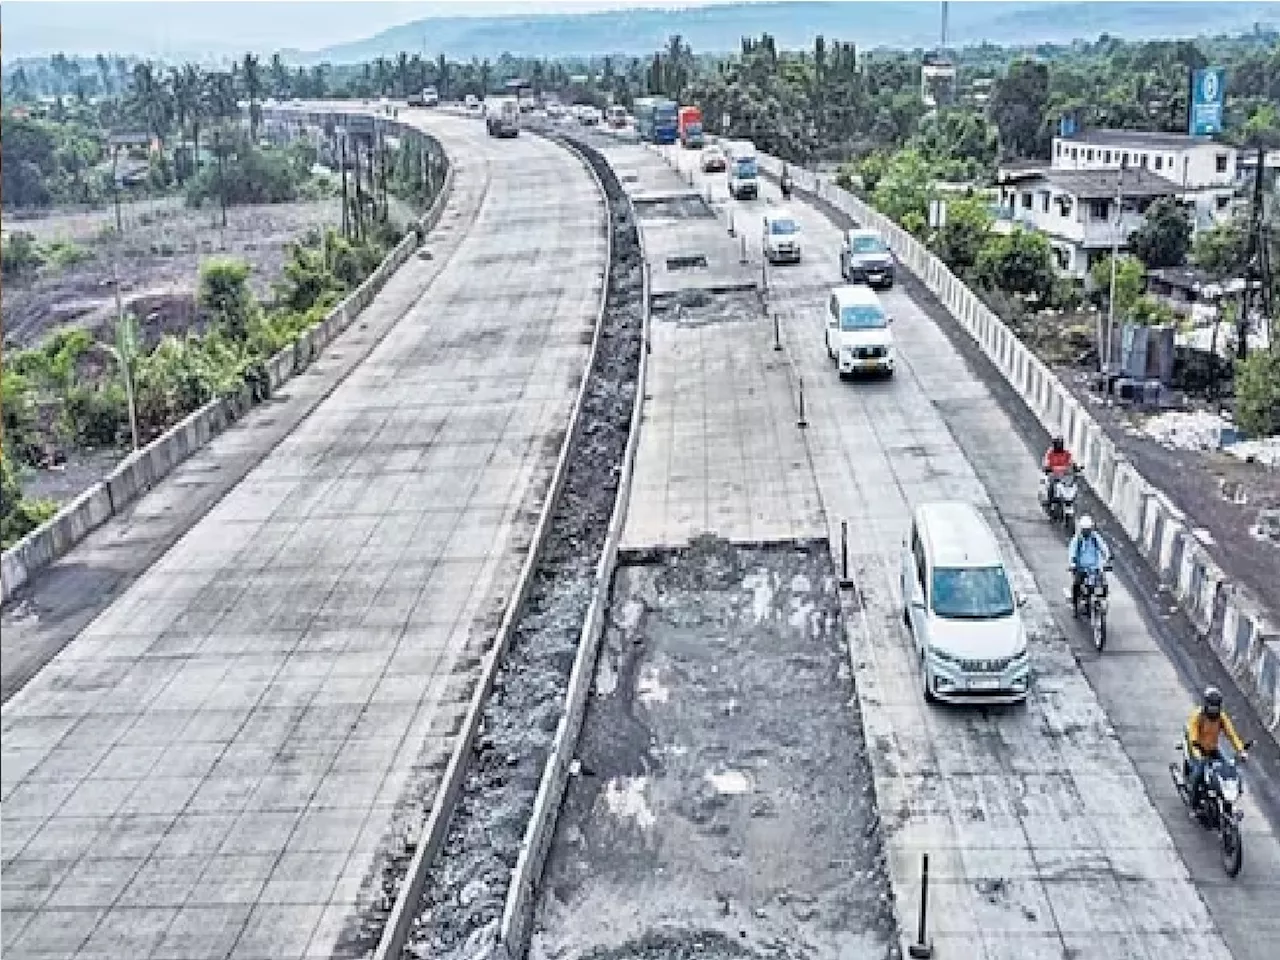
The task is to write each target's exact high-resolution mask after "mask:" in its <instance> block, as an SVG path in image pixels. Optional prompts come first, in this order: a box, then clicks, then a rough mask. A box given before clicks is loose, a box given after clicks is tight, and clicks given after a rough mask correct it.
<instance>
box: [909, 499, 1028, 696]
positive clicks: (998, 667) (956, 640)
mask: <svg viewBox="0 0 1280 960" xmlns="http://www.w3.org/2000/svg"><path fill="white" fill-rule="evenodd" d="M902 603H903V611H902V617H903V620H904V621H905V622H906V624H907V627H908V628H909V629H910V630H911V635H912V637H913V638H914V639H915V646H916V648H917V651H918V653H919V657H920V668H921V673H922V677H921V680H922V683H923V687H924V698H925V699H926V700H950V701H953V702H967V703H973V702H984V703H1016V702H1018V701H1022V700H1025V699H1026V697H1027V691H1028V685H1029V683H1030V663H1029V660H1028V654H1027V632H1026V629H1025V627H1024V626H1023V623H1022V616H1021V614H1020V613H1019V608H1020V607H1021V606H1022V605H1023V600H1022V598H1021V597H1018V596H1017V595H1016V594H1015V593H1014V592H1013V587H1012V585H1011V584H1010V583H1009V575H1008V573H1007V571H1006V570H1005V565H1004V559H1003V558H1002V557H1001V555H1000V545H999V544H998V543H997V542H996V537H995V534H994V533H993V532H992V530H991V527H990V526H989V525H988V524H987V521H986V520H985V519H983V517H982V515H981V514H980V513H978V511H977V509H976V508H975V507H974V506H973V505H972V504H969V503H963V502H937V503H922V504H920V506H918V507H917V508H916V511H915V514H914V515H913V516H912V519H911V531H910V533H908V534H907V538H906V540H905V541H904V542H903V545H902Z"/></svg>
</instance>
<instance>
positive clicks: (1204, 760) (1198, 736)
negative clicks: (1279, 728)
mask: <svg viewBox="0 0 1280 960" xmlns="http://www.w3.org/2000/svg"><path fill="white" fill-rule="evenodd" d="M1223 734H1226V736H1227V739H1228V740H1230V741H1231V747H1232V749H1233V750H1235V752H1236V757H1237V759H1238V760H1239V761H1240V762H1242V763H1243V762H1244V761H1245V760H1248V759H1249V752H1248V751H1247V750H1246V749H1245V744H1244V741H1243V740H1241V739H1240V734H1238V733H1236V727H1235V724H1234V723H1232V722H1231V718H1230V717H1229V716H1227V712H1226V711H1225V710H1223V709H1222V691H1221V690H1219V689H1218V688H1217V687H1206V688H1205V691H1204V696H1203V697H1202V698H1201V701H1200V706H1198V707H1196V708H1195V709H1194V710H1192V711H1191V716H1190V717H1188V718H1187V729H1186V733H1185V737H1186V746H1187V765H1188V766H1189V767H1190V770H1191V777H1190V779H1189V780H1188V786H1189V788H1190V796H1191V815H1192V817H1193V818H1194V817H1195V815H1196V812H1197V810H1198V809H1199V807H1200V802H1201V798H1200V791H1201V789H1202V788H1203V786H1204V772H1205V769H1206V768H1207V767H1208V766H1209V762H1210V761H1212V760H1217V759H1218V758H1219V757H1220V756H1221V753H1220V752H1219V750H1218V744H1219V740H1220V738H1221V737H1222V735H1223Z"/></svg>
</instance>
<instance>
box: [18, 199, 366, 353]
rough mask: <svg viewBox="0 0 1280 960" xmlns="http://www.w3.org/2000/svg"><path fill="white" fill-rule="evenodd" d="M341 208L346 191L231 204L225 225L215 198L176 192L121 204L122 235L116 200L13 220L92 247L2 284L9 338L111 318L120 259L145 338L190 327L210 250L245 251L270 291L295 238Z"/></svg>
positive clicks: (263, 290)
mask: <svg viewBox="0 0 1280 960" xmlns="http://www.w3.org/2000/svg"><path fill="white" fill-rule="evenodd" d="M341 216H342V205H341V201H339V200H321V201H306V202H297V203H281V204H264V205H257V206H246V207H232V208H230V209H229V210H228V211H227V226H226V228H225V229H223V228H222V227H221V226H220V224H219V214H218V210H217V208H216V206H215V207H213V208H209V207H206V208H204V209H200V210H193V209H190V208H188V207H187V206H186V205H185V204H184V202H183V201H182V199H181V198H178V197H169V198H163V199H158V200H146V201H140V202H138V203H134V204H130V205H128V206H126V207H124V208H123V215H122V221H123V224H124V237H123V239H122V240H121V241H119V242H118V243H117V242H116V241H114V240H113V239H111V228H112V226H113V224H114V222H115V213H114V210H113V209H112V208H110V207H107V208H104V209H102V210H91V211H58V212H53V213H51V214H49V215H48V216H44V217H41V218H38V219H30V220H26V219H24V220H14V221H9V220H6V223H5V228H6V230H7V231H17V230H21V231H26V232H28V233H31V234H33V235H34V236H35V237H36V239H37V240H38V241H40V242H42V243H44V242H49V241H52V240H64V241H71V242H74V243H75V244H77V245H78V246H80V247H82V248H84V250H85V251H86V252H87V253H88V254H89V256H88V258H87V259H85V260H83V261H81V262H79V263H75V264H72V265H70V266H67V267H63V268H56V267H53V266H51V265H50V266H46V267H44V268H42V269H41V271H40V275H39V276H37V277H36V278H35V279H34V280H32V281H27V282H23V283H6V284H5V290H4V300H3V321H4V344H5V346H6V347H10V348H12V347H28V346H32V345H33V344H35V343H38V342H39V341H40V340H42V339H44V337H45V336H47V335H48V334H49V332H51V331H52V330H54V329H57V328H59V327H63V326H69V325H75V326H80V327H85V328H88V329H100V328H103V327H107V326H109V325H110V324H111V322H112V321H113V319H114V317H115V310H116V307H115V297H114V291H113V289H112V279H111V278H112V267H113V262H114V265H115V268H116V270H118V272H119V276H120V290H121V294H122V297H123V299H124V306H125V309H126V310H132V311H133V313H134V314H135V315H136V316H137V317H138V320H139V326H140V328H141V329H142V331H143V333H144V335H145V336H146V339H147V341H148V342H154V341H155V340H158V339H159V338H160V336H162V335H163V334H164V333H169V332H177V331H182V330H186V329H189V328H190V327H192V325H193V323H194V322H195V319H196V317H195V307H194V293H195V289H196V284H197V280H198V278H199V274H200V265H201V264H202V263H203V262H204V261H205V260H208V259H211V258H214V257H226V256H230V257H239V258H242V259H245V260H247V261H248V262H249V263H251V264H252V265H253V274H252V277H251V283H252V285H253V287H254V290H255V292H256V293H257V294H258V295H259V296H266V295H268V294H270V292H271V284H272V282H273V281H275V280H276V279H277V278H278V277H279V275H280V269H281V267H282V265H283V263H284V259H285V251H286V248H287V247H288V244H289V243H290V242H292V241H293V240H296V239H297V238H298V237H300V236H301V235H303V234H304V233H305V232H306V231H307V230H309V229H311V228H313V227H319V226H322V225H330V226H336V225H338V224H339V223H340V222H341Z"/></svg>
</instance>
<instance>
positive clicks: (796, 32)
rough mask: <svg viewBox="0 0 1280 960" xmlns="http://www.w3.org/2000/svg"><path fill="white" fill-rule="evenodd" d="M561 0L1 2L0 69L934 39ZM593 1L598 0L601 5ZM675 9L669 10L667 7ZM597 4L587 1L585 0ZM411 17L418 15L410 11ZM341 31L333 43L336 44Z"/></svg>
mask: <svg viewBox="0 0 1280 960" xmlns="http://www.w3.org/2000/svg"><path fill="white" fill-rule="evenodd" d="M644 2H646V0H638V5H637V6H635V7H630V8H628V7H622V6H619V5H618V0H612V3H613V6H612V7H611V8H610V9H607V10H603V11H600V12H588V11H586V10H583V9H582V8H578V9H577V10H573V11H572V12H569V11H566V9H565V8H564V7H563V6H559V5H558V4H556V3H555V2H553V0H523V2H500V3H494V4H488V3H485V4H479V3H475V4H461V3H457V2H422V0H415V2H412V3H407V2H401V0H362V2H355V0H349V2H345V3H318V2H314V0H300V2H290V3H284V2H280V0H255V2H253V3H229V2H226V0H213V2H206V3H191V2H184V0H161V2H155V3H139V2H130V0H106V2H100V3H99V2H95V3H88V2H84V0H71V2H66V3H34V2H24V3H15V2H8V3H5V4H4V6H3V9H2V11H0V21H2V22H3V28H4V67H5V69H6V71H7V70H9V69H11V68H12V67H13V66H14V65H15V64H16V63H17V62H18V61H19V60H20V59H22V58H26V57H32V56H37V57H47V56H49V55H50V54H52V53H55V52H63V53H66V54H68V55H72V56H81V57H85V56H87V57H90V58H92V57H93V55H94V54H96V53H115V54H119V55H123V56H141V57H160V58H162V59H166V60H171V61H172V60H184V59H194V60H198V61H201V62H207V63H219V62H225V61H226V60H227V58H229V57H234V56H238V55H240V54H243V53H244V52H245V51H246V50H252V51H253V52H256V53H259V54H263V55H267V56H269V55H270V54H272V53H275V52H277V51H279V52H281V53H283V54H285V55H286V57H287V59H289V60H290V61H292V62H294V63H316V62H319V61H322V60H328V61H330V62H333V63H351V62H359V61H365V60H370V59H373V58H375V57H378V56H384V57H394V56H395V55H396V54H398V53H400V52H401V51H406V52H411V53H424V52H425V53H427V54H429V55H431V56H433V57H434V56H436V55H438V54H440V53H444V54H446V55H447V56H448V57H450V58H451V59H454V60H458V59H464V60H465V59H470V58H471V57H480V58H484V57H489V58H491V59H496V58H497V57H499V56H501V55H502V54H503V53H511V54H514V55H526V56H529V55H532V56H541V57H562V56H589V55H592V54H599V55H602V54H628V55H633V56H644V55H647V54H649V53H652V52H653V51H654V50H656V49H658V48H660V47H662V46H664V45H665V44H666V42H667V39H668V38H669V37H670V36H671V35H672V34H677V33H678V34H680V35H681V36H682V37H683V38H684V39H685V40H686V41H687V42H688V43H689V44H690V45H691V46H692V48H693V50H694V51H695V52H697V53H723V52H725V51H729V50H735V49H737V48H738V45H739V40H740V39H741V38H742V37H743V36H747V35H755V36H758V35H760V34H761V33H769V34H772V35H773V36H774V37H776V38H777V39H778V41H779V43H780V45H782V46H784V47H790V48H795V47H800V46H809V45H810V44H811V43H812V42H813V38H814V37H815V36H817V35H818V34H823V35H824V36H826V37H828V38H833V37H834V38H838V39H841V40H849V41H853V42H854V43H856V44H858V45H859V46H860V47H864V48H874V47H898V48H906V49H916V48H929V47H933V46H934V45H935V44H936V43H937V41H938V30H939V20H940V5H939V4H938V3H937V2H914V3H907V2H883V3H882V2H857V3H853V2H839V3H814V2H791V3H779V2H772V3H743V2H732V0H728V2H725V0H688V3H687V5H686V6H684V7H683V8H679V7H680V0H648V2H650V3H652V4H653V6H665V7H666V9H652V8H648V9H646V8H642V7H641V6H640V5H639V4H643V3H644ZM601 6H608V4H604V3H602V4H601ZM672 8H677V9H672ZM597 9H598V10H599V8H597ZM950 11H951V13H950V31H949V36H950V41H951V43H953V44H955V45H957V46H965V45H969V44H975V43H981V42H982V41H984V40H989V41H992V42H994V43H998V44H1001V45H1014V46H1023V45H1032V44H1036V43H1062V42H1066V41H1070V40H1075V39H1090V40H1093V39H1096V38H1097V37H1098V36H1099V35H1100V34H1102V33H1110V34H1112V35H1114V36H1118V37H1121V38H1123V39H1126V40H1139V39H1154V38H1164V37H1195V36H1200V35H1222V34H1232V33H1240V32H1244V31H1248V30H1250V29H1251V28H1252V27H1253V25H1254V24H1255V23H1260V24H1262V25H1264V26H1270V27H1280V3H1275V2H1265V0H1254V2H1221V3H1217V2H1203V0H1193V2H1185V3H1180V2H1134V0H1119V2H1114V3H1112V2H1107V3H1103V2H1074V0H1063V2H1056V3H1051V2H1044V0H1041V2H1023V0H1009V2H999V3H997V2H990V0H979V2H973V3H970V2H964V3H953V4H951V6H950ZM415 18H416V19H415ZM339 41H340V42H339Z"/></svg>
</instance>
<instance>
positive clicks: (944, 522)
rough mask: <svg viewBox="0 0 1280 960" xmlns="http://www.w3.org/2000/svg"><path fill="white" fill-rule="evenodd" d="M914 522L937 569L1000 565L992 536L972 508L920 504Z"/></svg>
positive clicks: (954, 503) (941, 503)
mask: <svg viewBox="0 0 1280 960" xmlns="http://www.w3.org/2000/svg"><path fill="white" fill-rule="evenodd" d="M916 519H917V521H918V522H920V523H921V524H922V526H923V528H924V530H925V532H924V533H923V534H922V535H923V536H925V537H927V538H928V540H929V542H930V546H931V547H932V548H933V562H934V565H935V566H938V567H990V566H995V565H997V564H999V563H1001V557H1000V548H999V546H998V545H997V544H996V538H995V534H994V533H992V531H991V527H990V526H989V525H988V524H987V521H986V520H985V519H984V518H983V516H982V514H980V513H979V512H978V510H977V508H976V507H974V506H973V504H971V503H966V502H963V501H945V500H944V501H934V502H931V503H922V504H920V506H919V507H918V508H917V510H916Z"/></svg>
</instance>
